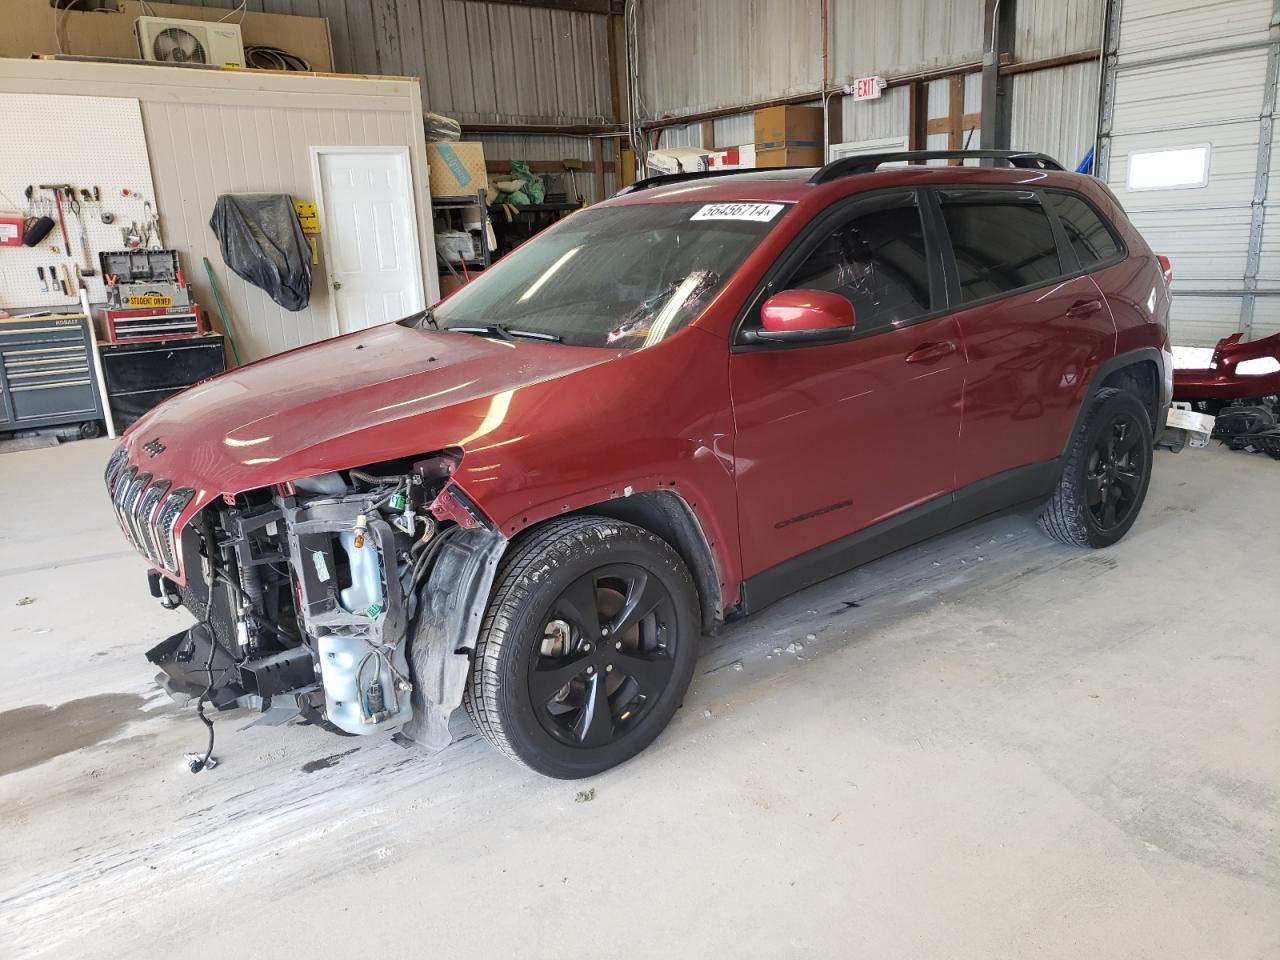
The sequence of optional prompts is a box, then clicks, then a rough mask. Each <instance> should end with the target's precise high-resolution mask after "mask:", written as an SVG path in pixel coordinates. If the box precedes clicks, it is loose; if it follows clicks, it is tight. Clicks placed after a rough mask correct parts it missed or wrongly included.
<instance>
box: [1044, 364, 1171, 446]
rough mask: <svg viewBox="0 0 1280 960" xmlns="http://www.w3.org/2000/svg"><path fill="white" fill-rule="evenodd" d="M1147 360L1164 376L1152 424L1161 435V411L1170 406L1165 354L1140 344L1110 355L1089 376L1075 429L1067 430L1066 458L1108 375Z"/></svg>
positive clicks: (1160, 383)
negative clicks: (1132, 348)
mask: <svg viewBox="0 0 1280 960" xmlns="http://www.w3.org/2000/svg"><path fill="white" fill-rule="evenodd" d="M1146 361H1150V362H1151V363H1154V364H1155V366H1156V370H1157V371H1158V373H1159V377H1160V379H1159V381H1158V382H1157V384H1156V386H1157V389H1158V391H1159V395H1158V396H1157V397H1156V403H1157V405H1158V409H1156V410H1153V411H1152V417H1151V420H1152V423H1151V427H1152V429H1153V430H1155V432H1156V435H1157V436H1159V433H1160V429H1161V428H1162V427H1163V426H1164V417H1163V416H1161V415H1160V414H1161V413H1162V412H1163V411H1165V410H1167V409H1168V408H1169V401H1170V397H1169V391H1168V388H1167V387H1166V386H1165V383H1166V381H1167V380H1168V377H1167V376H1165V374H1166V370H1165V366H1166V360H1165V355H1164V354H1163V353H1162V352H1161V351H1160V350H1159V349H1158V348H1157V347H1138V348H1137V349H1136V350H1128V351H1126V352H1125V353H1118V354H1116V355H1115V356H1114V357H1108V358H1107V359H1106V360H1103V361H1102V363H1100V364H1098V368H1097V369H1096V370H1094V371H1093V376H1091V377H1090V378H1089V384H1088V387H1087V388H1086V389H1085V392H1084V394H1083V395H1082V396H1081V398H1080V404H1079V406H1078V407H1076V415H1075V419H1074V420H1073V421H1072V424H1071V431H1070V432H1069V433H1068V434H1067V436H1066V440H1065V441H1064V442H1063V444H1062V456H1063V457H1064V458H1065V457H1066V455H1067V451H1068V450H1069V449H1070V447H1071V439H1072V438H1073V437H1074V436H1075V435H1076V431H1077V430H1079V429H1080V424H1081V423H1083V422H1084V417H1085V414H1086V413H1087V412H1088V409H1089V401H1090V400H1092V399H1093V398H1094V397H1096V396H1097V395H1098V391H1099V390H1101V389H1102V385H1103V383H1104V382H1106V379H1107V377H1109V376H1111V374H1113V373H1115V372H1116V371H1117V370H1122V369H1124V368H1125V367H1131V366H1133V365H1134V364H1136V363H1142V362H1146Z"/></svg>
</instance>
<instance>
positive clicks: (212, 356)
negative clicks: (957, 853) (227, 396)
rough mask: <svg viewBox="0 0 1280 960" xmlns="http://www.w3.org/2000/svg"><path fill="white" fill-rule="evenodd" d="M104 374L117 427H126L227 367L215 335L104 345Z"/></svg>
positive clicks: (221, 345)
mask: <svg viewBox="0 0 1280 960" xmlns="http://www.w3.org/2000/svg"><path fill="white" fill-rule="evenodd" d="M98 350H99V352H100V354H101V355H102V376H103V379H105V380H106V382H107V402H108V403H110V404H111V416H112V417H113V418H114V420H115V422H116V429H117V430H119V431H122V432H123V431H124V430H126V429H128V428H129V427H130V426H132V424H133V422H134V421H135V420H137V419H138V418H139V417H141V416H142V415H143V414H144V413H146V412H147V411H148V410H150V409H151V408H152V407H154V406H156V405H158V404H159V403H161V402H162V401H164V400H168V399H169V398H170V397H171V396H173V395H174V394H175V393H177V392H178V391H179V390H185V389H186V388H187V387H189V386H191V385H192V384H194V383H198V382H199V381H201V380H204V379H205V378H206V377H212V376H213V375H214V374H216V373H221V372H222V371H223V370H225V369H226V366H227V363H226V355H225V353H224V351H223V343H222V337H221V336H220V335H219V334H216V333H210V334H204V335H203V336H199V337H180V338H178V339H175V340H161V341H158V342H155V343H103V344H99V347H98Z"/></svg>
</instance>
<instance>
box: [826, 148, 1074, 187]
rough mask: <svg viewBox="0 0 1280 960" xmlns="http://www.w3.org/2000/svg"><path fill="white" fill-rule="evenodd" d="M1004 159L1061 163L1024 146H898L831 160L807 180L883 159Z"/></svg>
mask: <svg viewBox="0 0 1280 960" xmlns="http://www.w3.org/2000/svg"><path fill="white" fill-rule="evenodd" d="M969 159H974V160H1004V161H1005V162H1006V163H1008V164H1009V165H1010V166H1014V167H1019V168H1021V169H1023V170H1061V169H1062V164H1060V163H1058V161H1057V160H1054V159H1053V158H1052V157H1049V156H1046V155H1045V154H1043V153H1032V152H1029V151H1026V150H899V151H897V152H895V153H867V154H863V155H862V156H853V157H841V158H840V159H839V160H833V161H831V162H830V163H828V164H827V165H826V166H825V167H823V168H822V169H821V170H819V171H818V172H817V173H815V174H814V175H813V176H812V177H810V178H809V182H810V183H829V182H830V181H832V180H836V179H838V178H839V177H848V176H852V175H853V174H855V173H875V171H876V168H877V167H879V166H880V165H881V164H882V163H903V162H910V161H912V160H969Z"/></svg>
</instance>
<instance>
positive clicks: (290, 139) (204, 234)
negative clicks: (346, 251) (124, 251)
mask: <svg viewBox="0 0 1280 960" xmlns="http://www.w3.org/2000/svg"><path fill="white" fill-rule="evenodd" d="M0 80H3V83H4V87H5V90H6V91H7V92H19V93H21V92H31V93H49V94H65V95H69V96H77V95H93V96H101V97H127V98H130V99H136V100H138V102H139V104H140V105H141V108H142V123H143V127H144V129H145V130H146V134H147V152H148V154H149V156H150V159H151V171H152V177H153V180H154V182H155V190H156V198H155V199H156V207H157V210H158V212H159V215H160V225H161V230H162V232H163V235H164V240H165V243H166V244H168V245H169V246H171V247H174V248H176V249H177V250H179V251H180V252H181V253H182V256H183V258H184V261H185V265H186V267H187V277H188V279H189V280H190V281H191V283H192V284H193V286H194V287H195V290H196V299H197V301H198V302H199V303H200V304H201V305H202V306H204V307H206V308H209V309H211V308H212V307H213V305H214V298H213V296H212V292H211V291H210V289H209V287H208V284H207V283H206V281H205V274H204V270H203V268H202V267H201V258H203V257H208V258H209V260H210V262H211V263H212V264H213V270H214V273H215V275H216V276H217V278H218V284H219V286H220V288H221V290H222V295H223V298H224V300H225V301H226V304H227V308H228V310H229V312H230V313H231V316H232V319H233V322H234V324H235V330H236V335H237V338H238V339H239V343H240V353H241V357H242V359H244V360H253V359H258V358H261V357H265V356H268V355H270V354H273V353H279V352H280V351H282V350H289V349H291V348H293V347H298V346H302V345H304V344H307V343H312V342H314V341H316V340H322V339H325V338H327V337H331V336H333V335H334V334H336V333H337V329H336V327H335V325H334V322H333V320H332V317H331V313H330V299H329V288H328V284H327V282H326V279H325V273H324V267H323V265H321V266H318V267H316V268H314V270H313V273H312V291H311V303H310V305H309V306H307V307H306V308H305V309H303V310H299V311H297V312H296V313H292V312H289V311H287V310H284V309H283V308H281V307H279V306H277V305H276V304H275V303H274V302H272V300H271V299H270V298H269V297H268V296H267V295H266V294H265V293H264V292H263V291H262V290H260V289H258V288H257V287H254V286H251V285H250V284H248V283H246V282H245V281H243V280H241V279H240V278H239V277H237V276H235V274H233V273H232V272H231V270H230V269H229V268H227V267H226V266H225V265H224V263H223V260H222V254H221V252H220V251H219V249H218V242H217V238H216V237H215V236H214V235H213V232H212V231H211V230H210V229H209V225H208V224H209V217H210V215H211V214H212V212H213V205H214V202H215V200H216V199H217V197H218V196H219V195H220V194H223V193H252V192H263V191H267V192H272V193H289V194H292V195H293V196H296V197H300V198H311V197H314V196H315V195H316V185H315V183H314V181H313V178H312V172H311V156H310V148H311V146H313V145H325V144H328V145H343V146H404V147H406V148H408V150H409V160H410V164H411V168H412V170H413V180H414V184H415V187H416V188H417V190H418V197H417V211H416V212H417V215H418V224H419V243H420V247H421V252H422V256H423V278H424V279H423V285H424V287H425V288H426V294H427V301H428V302H433V301H434V300H435V299H436V297H437V296H438V282H437V279H436V275H435V251H434V242H433V239H432V232H431V220H430V217H429V216H428V215H427V210H428V205H427V198H426V190H425V184H426V181H427V173H426V158H425V149H424V146H423V139H422V124H421V121H420V119H419V114H420V112H421V107H420V104H419V99H418V89H417V87H416V85H414V84H410V83H406V82H403V81H395V80H365V79H355V78H333V79H329V78H319V79H317V78H311V77H296V76H294V77H291V76H289V75H287V74H281V75H280V76H278V77H272V78H270V79H264V78H263V77H260V76H257V75H254V74H247V73H238V72H234V71H204V70H190V71H188V70H157V69H155V68H153V67H145V66H130V65H120V64H99V63H71V62H55V61H43V60H0ZM320 242H321V243H322V244H323V243H324V242H325V238H324V235H323V234H321V239H320Z"/></svg>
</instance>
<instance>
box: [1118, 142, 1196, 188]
mask: <svg viewBox="0 0 1280 960" xmlns="http://www.w3.org/2000/svg"><path fill="white" fill-rule="evenodd" d="M1208 182H1209V145H1208V144H1207V143H1203V144H1198V145H1196V146H1193V147H1175V148H1173V149H1170V150H1138V151H1135V152H1134V153H1131V154H1129V175H1128V179H1127V180H1126V182H1125V186H1126V187H1127V188H1128V189H1130V190H1188V189H1194V188H1196V187H1203V186H1204V185H1205V184H1207V183H1208Z"/></svg>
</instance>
